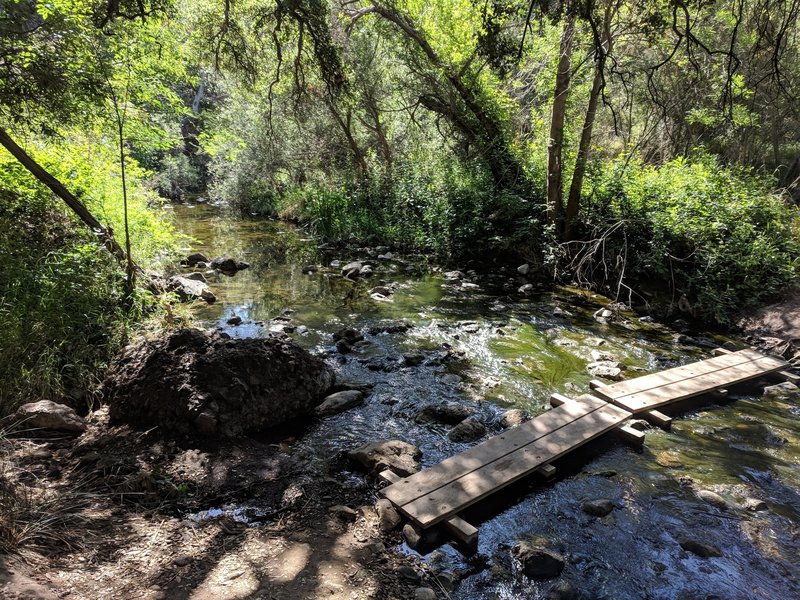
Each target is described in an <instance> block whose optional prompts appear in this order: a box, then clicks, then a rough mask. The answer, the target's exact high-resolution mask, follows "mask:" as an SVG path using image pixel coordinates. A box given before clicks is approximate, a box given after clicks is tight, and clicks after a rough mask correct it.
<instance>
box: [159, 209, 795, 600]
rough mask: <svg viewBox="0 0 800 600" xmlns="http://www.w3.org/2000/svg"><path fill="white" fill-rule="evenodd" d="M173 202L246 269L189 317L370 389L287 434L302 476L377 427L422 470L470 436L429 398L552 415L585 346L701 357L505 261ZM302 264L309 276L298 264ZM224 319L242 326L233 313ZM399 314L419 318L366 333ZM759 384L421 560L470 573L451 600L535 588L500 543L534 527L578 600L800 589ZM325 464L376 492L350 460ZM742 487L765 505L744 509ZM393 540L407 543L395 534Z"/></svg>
mask: <svg viewBox="0 0 800 600" xmlns="http://www.w3.org/2000/svg"><path fill="white" fill-rule="evenodd" d="M173 211H174V215H175V220H176V224H177V227H178V229H179V230H180V231H181V232H183V233H185V234H187V235H189V236H191V237H192V238H195V240H196V243H193V244H192V246H191V249H192V250H193V251H200V252H203V253H204V254H206V255H208V256H210V257H213V256H218V255H222V254H229V255H231V256H233V257H235V258H237V259H243V260H246V261H248V262H249V263H250V264H251V267H250V268H249V269H247V270H245V271H241V272H239V273H237V274H236V275H234V276H232V277H227V276H225V275H221V274H216V275H209V285H210V286H211V288H212V290H213V291H214V293H215V294H216V295H217V297H218V301H217V302H216V303H215V304H212V305H201V304H200V303H197V305H196V307H195V308H194V309H193V316H194V319H195V321H196V322H197V323H198V324H199V325H201V326H204V327H208V328H220V329H222V330H224V331H226V332H227V333H228V334H230V335H231V336H260V335H269V334H270V332H271V331H275V332H278V331H285V332H287V334H288V335H290V336H291V337H292V338H293V339H294V340H295V341H296V342H297V343H298V344H300V345H301V346H303V347H305V348H307V349H309V350H310V351H312V352H315V353H320V354H324V355H326V357H327V359H328V360H329V361H330V362H331V364H333V365H334V366H335V368H336V370H337V377H338V378H339V379H340V380H343V381H347V382H359V383H366V384H370V385H372V386H373V387H372V392H371V394H370V395H369V398H368V400H367V402H366V403H365V405H364V406H363V407H360V408H355V409H351V410H349V411H346V412H344V413H341V414H339V415H335V416H332V417H328V418H325V419H322V420H319V421H317V422H315V423H314V424H313V425H311V426H310V427H309V428H308V429H306V430H305V431H304V432H303V434H302V436H300V437H299V438H298V439H297V440H296V441H295V442H294V446H293V452H294V453H296V454H297V455H298V456H305V457H306V459H307V463H308V465H309V469H310V474H311V475H312V476H313V474H314V473H319V474H324V475H325V476H329V475H330V472H331V461H332V460H333V459H332V457H336V456H340V455H341V454H342V452H343V451H345V450H349V449H352V448H355V447H357V446H360V445H362V444H364V443H367V442H369V441H373V440H376V439H389V438H396V439H402V440H407V441H411V442H412V443H414V444H416V445H417V446H419V448H420V449H421V450H422V453H423V457H422V463H423V467H426V466H430V465H433V464H435V463H437V462H439V461H441V460H442V459H444V458H446V457H448V456H451V455H452V454H455V453H457V452H459V451H461V450H463V449H465V448H467V447H468V446H469V445H470V444H462V443H454V442H452V441H450V439H449V438H448V437H447V432H448V430H449V429H450V427H449V426H446V425H440V424H436V423H417V422H416V420H415V415H416V414H417V412H418V411H419V410H420V409H421V408H422V407H425V406H428V405H431V404H435V403H439V402H442V401H451V402H457V403H460V404H464V405H466V406H468V407H469V408H470V409H471V410H473V411H474V412H475V415H476V416H477V418H478V419H479V420H481V421H482V422H484V423H486V424H487V425H488V427H489V435H492V434H495V433H497V432H499V431H500V430H501V429H500V426H499V425H498V424H497V421H498V417H499V415H500V414H502V412H503V411H505V410H507V409H510V408H521V409H524V410H525V411H527V412H528V413H529V414H530V415H532V416H533V415H537V414H540V413H542V412H543V411H544V410H546V409H547V407H548V398H549V396H550V394H551V393H553V392H559V393H563V394H565V395H568V396H573V397H574V396H575V395H577V394H581V393H586V392H588V391H589V387H588V381H589V380H590V379H592V377H591V376H590V375H589V374H588V372H587V370H586V365H587V363H589V362H591V361H592V360H593V358H592V352H593V351H594V352H595V354H596V353H597V352H603V353H608V354H611V355H612V356H613V357H614V359H615V360H618V361H620V362H622V363H623V364H624V365H625V366H626V377H635V376H637V375H639V374H643V373H649V372H654V371H658V370H662V369H665V368H669V367H673V366H676V365H679V364H684V363H687V362H691V361H694V360H699V359H702V358H706V357H708V355H709V354H708V353H709V349H708V348H703V347H698V346H688V345H680V344H677V343H676V342H675V341H674V334H675V332H674V331H672V330H670V329H668V328H667V327H665V326H662V325H658V324H655V323H649V322H643V321H641V320H640V319H639V318H638V317H637V316H636V315H634V314H632V313H628V312H625V311H615V315H616V318H615V319H614V320H613V321H612V322H610V323H601V322H598V321H597V320H596V319H595V318H594V316H593V315H594V313H595V311H597V310H598V309H600V308H602V307H603V306H605V305H606V304H607V303H608V300H607V299H605V298H603V297H600V296H597V295H593V294H590V293H587V292H584V291H580V290H574V289H569V288H558V289H555V290H553V289H550V290H546V291H539V292H536V293H535V294H533V295H528V296H526V295H521V294H519V293H518V292H517V290H518V288H519V287H520V286H521V285H522V284H524V283H526V282H525V280H524V278H522V277H521V276H520V275H518V273H517V272H516V266H517V265H505V266H502V265H497V267H496V268H494V269H489V270H488V271H487V270H485V269H484V270H482V271H481V272H478V273H475V272H470V271H469V267H467V268H462V271H465V273H466V279H467V280H468V285H463V282H462V281H459V280H447V279H446V278H445V277H444V275H443V273H442V272H441V271H443V270H446V269H439V268H438V267H437V266H436V265H434V264H430V263H429V261H428V260H427V259H426V257H424V256H407V255H401V256H396V257H393V258H392V259H390V260H378V259H377V257H376V256H374V255H375V254H377V253H375V252H373V251H372V249H358V248H355V247H351V246H346V247H341V248H337V249H328V248H326V247H320V244H319V242H318V240H315V239H314V238H313V237H312V236H311V235H309V234H307V232H305V231H303V230H302V229H299V228H296V227H293V226H291V225H288V224H285V223H280V222H275V221H250V220H237V219H234V218H231V217H227V216H225V215H224V214H223V213H222V212H221V211H220V210H219V209H217V208H215V207H213V206H208V205H177V206H174V207H173ZM370 253H372V254H373V256H370ZM356 259H360V260H365V261H368V262H369V263H370V264H372V265H373V266H374V268H375V274H374V276H372V277H371V278H368V279H364V280H359V281H357V282H351V281H348V280H345V279H344V278H342V277H341V276H339V269H338V268H329V267H328V266H329V265H330V264H331V262H332V261H340V262H341V264H342V265H344V264H345V263H347V262H350V261H351V260H356ZM334 264H336V263H334ZM311 265H315V266H316V265H319V266H320V268H319V270H317V271H315V272H312V273H305V272H304V267H307V266H311ZM378 285H381V286H384V287H389V288H391V289H392V290H393V293H391V295H390V296H389V297H388V298H389V301H384V300H380V299H378V300H376V299H374V298H372V297H371V296H370V294H369V290H370V289H371V288H373V287H375V286H378ZM285 311H286V312H285ZM233 316H238V317H240V318H241V319H242V321H243V323H242V324H240V325H237V326H233V325H229V324H228V320H229V319H230V318H231V317H233ZM276 317H280V318H279V319H277V320H276ZM400 322H404V323H408V324H409V325H411V328H410V329H409V330H408V331H406V332H404V333H379V332H377V331H378V329H380V328H381V327H386V326H387V325H392V324H397V323H400ZM343 327H350V328H354V329H356V330H359V331H361V332H363V333H364V335H365V337H366V340H367V343H364V344H357V345H356V346H355V347H354V348H353V351H352V352H351V353H348V354H344V355H343V354H340V353H339V352H337V351H336V349H335V348H334V345H333V339H332V334H333V332H335V331H337V330H339V329H341V328H343ZM376 328H377V329H376ZM370 330H372V331H374V332H375V333H372V334H371V333H369V332H370ZM691 335H692V336H693V337H695V338H698V337H702V338H703V339H704V340H705V343H708V341H709V340H713V341H715V342H717V343H720V344H721V343H723V342H725V341H726V340H725V339H724V338H720V337H718V336H714V335H712V334H708V333H703V332H692V333H691ZM408 354H416V355H417V356H419V354H421V355H422V357H423V358H422V361H423V362H422V364H419V365H409V364H406V360H405V359H404V355H408ZM762 387H763V386H752V387H750V388H749V389H743V390H732V392H731V398H730V401H729V402H726V403H725V404H722V405H720V404H713V403H711V402H710V401H709V403H707V404H704V405H697V406H695V407H693V408H692V409H691V410H689V411H688V412H681V413H678V414H676V415H675V416H676V418H675V421H674V423H673V427H672V430H671V431H661V430H658V429H650V430H648V431H647V437H646V442H645V448H644V450H643V451H642V452H636V451H634V450H632V449H630V448H628V447H626V446H624V445H623V444H622V443H621V442H619V441H617V440H614V439H608V440H606V439H604V440H601V441H599V442H595V443H592V444H590V445H588V446H587V447H585V449H584V450H582V451H580V452H579V453H577V454H575V455H572V456H570V457H569V458H568V459H566V460H563V461H560V462H559V463H557V467H558V470H559V474H558V476H557V477H556V478H555V479H554V480H553V481H551V482H543V481H541V480H537V479H536V478H535V477H534V478H531V479H532V480H531V481H528V480H525V481H524V482H523V483H521V484H517V485H515V486H513V487H512V488H510V489H509V491H508V492H505V491H504V492H501V493H499V494H497V496H499V498H497V499H495V500H493V501H491V502H488V503H483V502H482V503H480V505H478V506H477V507H475V508H474V509H471V510H469V511H467V513H468V514H466V515H464V516H465V517H467V519H468V520H469V521H471V522H473V523H474V524H475V525H476V526H479V528H480V542H479V548H478V553H477V555H475V556H472V557H464V556H462V555H461V554H460V553H459V552H458V551H457V550H455V549H454V548H452V547H450V546H448V545H445V546H442V547H440V548H438V549H436V550H435V551H433V552H431V553H429V554H427V555H425V556H424V557H423V560H425V561H426V562H427V563H428V564H429V565H430V566H431V568H433V569H435V570H439V571H441V570H450V571H457V572H460V573H463V574H464V575H463V577H462V580H461V582H460V584H459V585H458V586H457V587H456V588H455V590H454V591H453V592H451V593H450V595H451V597H452V598H463V599H476V598H497V599H501V598H502V599H506V598H508V599H511V598H522V597H524V598H545V597H547V593H548V590H550V588H551V587H552V586H553V582H552V581H545V582H531V581H527V580H522V579H521V578H518V577H514V576H510V571H511V570H512V569H511V565H510V564H509V559H508V548H509V547H510V546H511V545H513V544H514V543H515V542H516V541H518V540H521V539H531V538H534V539H543V540H546V543H547V545H548V546H549V547H551V548H553V549H555V550H557V551H559V552H561V553H562V554H564V555H565V556H566V557H567V562H566V567H565V569H564V572H563V574H562V576H561V577H562V580H566V581H569V582H570V583H571V584H572V585H573V586H575V587H576V588H578V589H580V590H583V592H584V594H585V595H586V597H587V598H615V599H622V598H687V599H688V598H726V599H738V598H743V599H744V598H754V599H756V598H758V599H763V598H770V599H776V600H777V599H789V598H800V559H798V557H800V527H798V524H800V466H798V465H800V420H799V419H798V417H800V406H798V401H797V400H796V399H795V400H777V399H769V398H766V397H762V396H761V389H762ZM336 468H339V467H336ZM336 476H337V477H339V478H344V479H346V481H347V483H348V485H352V486H355V487H362V488H364V489H365V491H368V490H366V487H367V485H368V484H367V483H366V482H365V479H364V477H363V475H362V474H360V473H358V472H355V471H353V472H350V471H348V470H346V469H345V470H343V471H340V472H338V474H336ZM699 490H712V491H714V492H716V493H718V494H720V495H721V496H722V497H723V498H724V499H725V500H726V507H725V508H722V509H720V508H718V507H716V506H713V505H711V504H708V503H707V502H705V501H703V500H702V499H701V498H699V497H698V495H697V492H698V491H699ZM597 498H608V499H610V500H612V501H613V503H614V505H615V509H614V510H613V512H612V513H611V514H610V515H608V516H606V517H602V518H597V517H592V516H590V515H588V514H586V513H584V512H583V511H582V510H581V503H582V502H583V501H584V500H587V499H597ZM745 498H759V499H761V500H763V501H765V502H766V505H767V508H768V509H767V510H762V511H751V510H747V509H745V508H744V507H743V502H744V499H745ZM680 535H689V536H692V537H694V538H695V539H698V540H701V541H704V542H709V543H712V544H713V545H714V546H716V547H717V548H719V549H720V550H721V552H722V556H721V557H715V558H700V557H699V556H696V555H695V554H692V553H689V552H687V551H684V550H683V549H682V548H681V547H680V545H679V544H678V542H677V541H676V538H677V537H679V536H680ZM396 549H397V550H398V551H400V552H414V551H413V550H411V549H410V548H408V547H407V546H406V545H405V544H398V546H397V547H396Z"/></svg>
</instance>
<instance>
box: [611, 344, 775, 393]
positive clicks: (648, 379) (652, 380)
mask: <svg viewBox="0 0 800 600" xmlns="http://www.w3.org/2000/svg"><path fill="white" fill-rule="evenodd" d="M764 358H767V357H765V356H764V355H763V354H759V353H757V352H754V351H751V350H741V351H739V352H735V353H732V354H726V355H723V356H718V357H715V358H710V359H707V360H703V361H699V362H694V363H690V364H688V365H683V366H681V367H675V368H672V369H668V370H666V371H661V372H659V373H652V374H650V375H643V376H642V377H637V378H635V379H629V380H628V381H622V382H620V383H614V384H611V385H606V386H603V387H600V388H597V389H596V390H595V391H596V392H597V395H598V396H600V397H601V398H604V399H606V400H609V401H611V400H615V399H616V398H621V397H622V396H628V395H630V394H634V393H639V392H642V391H645V390H650V389H654V388H658V387H661V386H664V385H669V384H671V383H675V382H678V381H682V380H685V379H692V378H694V377H698V376H701V375H705V374H708V373H713V372H715V371H719V370H721V369H726V368H728V367H732V366H736V365H739V364H745V363H748V362H752V361H754V360H760V359H764ZM773 360H774V359H773ZM784 367H785V364H784Z"/></svg>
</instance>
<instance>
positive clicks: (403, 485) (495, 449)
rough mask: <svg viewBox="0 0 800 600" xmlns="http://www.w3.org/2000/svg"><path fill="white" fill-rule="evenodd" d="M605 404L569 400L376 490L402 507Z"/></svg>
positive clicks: (598, 401) (601, 402) (602, 402)
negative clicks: (566, 403) (558, 406)
mask: <svg viewBox="0 0 800 600" xmlns="http://www.w3.org/2000/svg"><path fill="white" fill-rule="evenodd" d="M605 404H606V402H604V401H600V400H595V401H594V402H587V403H583V404H577V403H570V404H569V405H565V406H563V407H560V408H557V409H553V410H549V411H547V412H546V413H543V414H541V415H539V416H538V417H536V418H535V419H531V420H530V421H526V422H525V423H522V424H521V425H518V426H516V427H512V428H511V429H508V430H506V431H504V432H503V433H501V434H499V435H496V436H494V437H491V438H489V439H488V440H486V441H485V442H483V443H481V444H478V445H477V446H473V447H472V448H469V449H468V450H465V451H464V452H461V453H460V454H456V455H455V456H451V457H450V458H447V459H445V460H443V461H442V462H440V463H439V464H437V465H434V466H432V467H430V468H428V469H425V470H424V471H420V472H419V473H415V474H414V475H411V476H409V477H406V478H404V479H402V480H401V481H400V482H398V483H396V484H393V485H390V486H389V487H387V488H384V489H382V490H381V491H380V493H381V494H382V495H383V496H384V497H385V498H388V499H389V500H391V501H392V502H393V503H394V504H395V505H397V506H402V505H404V504H407V503H409V502H411V501H412V500H414V499H416V498H419V497H420V496H423V495H425V494H428V493H430V492H432V491H433V490H436V489H438V488H440V487H442V486H444V485H447V484H448V483H450V482H451V481H453V480H455V479H458V478H459V477H462V476H464V475H466V474H467V473H471V472H472V471H475V470H476V469H479V468H481V467H482V466H484V465H485V464H487V463H490V462H493V461H495V460H498V459H499V458H502V457H504V456H506V455H508V454H510V453H512V452H514V451H516V450H518V449H519V448H522V447H524V446H527V445H528V444H530V443H532V442H535V441H536V440H538V439H540V438H542V437H544V436H546V435H549V434H550V433H552V431H554V430H557V429H559V428H560V427H564V426H565V425H568V424H569V423H571V422H573V421H575V420H576V419H579V418H581V417H583V416H584V415H586V414H588V413H590V412H592V411H593V410H597V409H598V408H599V407H601V406H604V405H605Z"/></svg>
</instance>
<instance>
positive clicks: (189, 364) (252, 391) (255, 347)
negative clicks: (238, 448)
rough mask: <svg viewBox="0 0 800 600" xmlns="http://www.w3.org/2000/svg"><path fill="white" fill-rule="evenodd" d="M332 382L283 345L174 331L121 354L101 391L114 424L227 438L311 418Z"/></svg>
mask: <svg viewBox="0 0 800 600" xmlns="http://www.w3.org/2000/svg"><path fill="white" fill-rule="evenodd" d="M334 379H335V377H334V374H333V370H332V369H331V368H330V367H329V366H328V365H327V364H325V362H323V361H322V360H321V359H319V358H316V357H314V356H312V355H311V354H309V353H308V352H307V351H306V350H304V349H302V348H301V347H300V346H298V345H296V344H295V343H294V342H291V341H290V340H288V339H284V338H242V339H231V338H230V336H228V335H226V334H224V333H213V332H206V331H202V330H199V329H179V330H177V331H174V332H172V333H170V334H168V335H166V336H164V337H161V338H158V339H155V340H140V341H137V342H135V343H133V344H131V345H130V346H128V347H127V348H125V350H123V352H122V353H121V354H120V355H119V356H118V357H117V358H116V359H115V360H114V362H113V364H112V366H111V369H110V370H109V375H108V377H107V379H106V381H105V383H104V386H105V395H106V398H107V399H108V402H109V405H110V415H111V419H112V421H113V422H117V423H119V422H126V423H131V424H133V425H138V426H143V427H154V426H158V427H161V428H162V429H164V430H166V431H179V432H186V433H193V432H194V433H206V434H217V435H222V436H228V437H231V436H237V435H241V434H243V433H245V432H248V431H255V430H260V429H266V428H268V427H275V426H277V425H280V424H282V423H284V422H286V421H288V420H291V419H294V418H297V417H300V416H302V415H305V414H308V413H309V412H311V411H312V410H313V409H314V408H315V407H316V406H317V405H319V404H320V403H321V402H322V396H323V394H324V392H325V391H326V390H328V389H329V388H330V387H331V386H332V385H333V383H334Z"/></svg>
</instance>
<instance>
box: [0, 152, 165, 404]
mask: <svg viewBox="0 0 800 600" xmlns="http://www.w3.org/2000/svg"><path fill="white" fill-rule="evenodd" d="M33 153H34V154H35V155H36V157H37V158H38V159H39V160H40V162H41V163H43V164H44V165H46V167H47V168H49V169H50V170H51V172H53V173H54V174H55V175H56V176H57V177H58V178H59V179H61V180H62V181H63V182H64V183H65V185H67V187H68V188H70V190H72V191H74V192H75V193H76V194H77V195H79V196H81V197H82V198H83V200H84V201H85V202H86V204H87V205H88V206H89V208H90V210H91V211H92V212H93V213H94V214H95V215H96V216H98V218H99V219H100V220H101V221H102V222H104V223H107V224H109V225H111V227H112V228H113V229H114V230H115V231H116V232H117V233H118V235H119V233H121V232H122V231H123V226H122V207H121V204H122V202H121V197H120V196H121V192H120V188H119V179H118V177H117V176H116V165H115V163H114V159H113V158H112V156H113V152H112V151H111V150H109V149H105V150H104V149H103V148H101V147H98V146H93V147H90V145H89V144H88V143H85V142H83V141H81V140H78V141H77V142H75V143H73V144H70V145H69V146H62V147H52V146H51V147H41V148H39V149H37V151H35V152H33ZM130 172H131V175H132V179H131V194H130V197H129V209H130V222H131V232H132V245H133V253H134V256H135V258H136V260H137V261H139V262H140V264H142V265H143V266H145V267H147V266H153V265H155V264H157V263H158V262H159V261H160V260H162V259H164V258H166V256H167V255H168V254H169V253H170V252H171V251H172V250H173V249H174V247H175V244H176V240H177V237H176V235H175V234H174V232H173V230H172V228H171V225H169V223H168V222H166V221H165V220H164V219H163V217H162V216H161V215H160V214H159V213H158V212H157V211H155V210H153V209H151V208H149V207H148V204H149V203H150V202H151V201H152V200H153V197H152V196H151V195H150V194H149V193H147V192H145V191H144V190H143V189H142V188H141V187H140V186H139V185H137V180H138V178H139V176H140V175H141V173H140V172H139V171H138V170H137V168H136V165H135V164H132V165H131V170H130ZM120 241H121V240H120ZM137 294H138V295H137V296H136V297H134V298H132V299H125V298H124V297H123V273H122V271H121V269H120V267H119V265H118V264H116V263H115V262H114V260H113V259H112V258H111V257H110V255H109V253H108V252H107V251H106V250H105V249H104V247H103V246H102V245H101V244H100V243H98V240H97V239H96V238H95V237H94V235H93V234H92V233H91V232H89V231H88V229H87V228H86V227H85V226H84V225H83V224H82V223H78V222H77V220H76V219H75V217H74V216H73V215H72V214H71V213H70V212H68V209H67V208H66V207H65V206H63V204H62V203H61V200H58V199H56V198H55V197H54V196H53V195H52V194H51V193H50V192H49V190H47V189H46V188H45V187H44V186H42V185H41V184H39V183H38V182H36V181H35V180H34V179H33V178H32V177H31V176H30V175H29V174H28V172H27V171H25V170H24V169H23V168H22V167H21V166H20V165H19V164H18V163H16V162H15V161H14V159H12V158H11V157H10V156H8V155H6V154H0V340H2V343H0V382H2V385H0V414H2V413H5V412H9V411H10V410H13V409H14V408H15V407H16V406H17V405H18V404H20V403H22V402H25V401H31V400H37V399H42V398H47V399H52V400H55V401H59V400H64V399H67V400H71V401H72V403H76V402H78V403H83V402H86V403H88V402H90V401H91V393H92V392H93V391H94V390H95V389H96V386H97V384H98V382H99V380H100V378H102V376H103V373H104V370H105V366H106V364H107V361H108V360H109V357H110V356H111V355H112V354H113V353H115V352H116V351H117V349H118V348H119V346H120V345H121V344H122V343H123V342H124V340H125V337H126V335H127V332H128V329H129V327H130V326H131V325H132V324H133V323H134V322H135V321H136V320H137V319H138V318H140V317H141V316H142V311H143V310H145V309H147V307H148V302H147V295H146V294H145V293H144V292H137Z"/></svg>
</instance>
